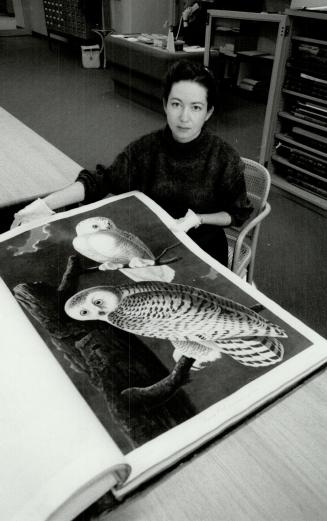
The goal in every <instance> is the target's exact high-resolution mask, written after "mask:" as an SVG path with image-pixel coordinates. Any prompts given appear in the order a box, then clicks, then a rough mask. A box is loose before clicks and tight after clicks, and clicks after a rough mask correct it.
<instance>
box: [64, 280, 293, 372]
mask: <svg viewBox="0 0 327 521" xmlns="http://www.w3.org/2000/svg"><path fill="white" fill-rule="evenodd" d="M65 311H66V313H67V314H68V315H69V316H70V317H71V318H73V319H76V320H103V321H105V322H108V323H109V324H111V325H112V326H115V327H117V328H119V329H122V330H124V331H127V332H130V333H134V334H136V335H141V336H144V337H152V338H157V339H165V340H169V341H170V342H171V343H172V345H173V347H174V354H173V356H174V359H175V360H176V361H177V360H179V359H180V358H181V357H182V356H184V357H187V358H192V359H194V363H193V366H192V369H202V368H203V367H205V366H206V365H207V364H209V363H211V362H213V361H215V360H217V359H218V358H220V357H221V353H225V354H227V355H229V356H231V357H232V358H233V359H234V360H236V361H237V362H239V363H240V364H242V365H245V366H251V367H264V366H268V365H272V364H276V363H277V362H280V361H281V360H282V359H283V354H284V349H283V345H282V344H281V342H280V341H279V340H278V337H280V338H285V337H287V335H286V333H285V332H284V331H283V330H282V329H281V328H280V327H279V326H277V325H274V324H272V323H270V322H269V321H267V320H265V319H264V318H263V317H262V316H261V315H259V314H258V313H256V312H255V311H253V310H251V309H249V308H247V307H245V306H243V305H241V304H238V303H236V302H233V301H232V300H229V299H227V298H224V297H222V296H219V295H215V294H213V293H210V292H207V291H204V290H201V289H198V288H194V287H191V286H186V285H182V284H171V283H165V282H141V283H139V284H126V285H120V286H97V287H92V288H88V289H84V290H82V291H80V292H78V293H76V294H75V295H74V296H72V297H71V298H70V299H69V300H68V301H67V302H66V304H65Z"/></svg>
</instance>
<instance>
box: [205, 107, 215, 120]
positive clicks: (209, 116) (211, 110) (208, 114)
mask: <svg viewBox="0 0 327 521" xmlns="http://www.w3.org/2000/svg"><path fill="white" fill-rule="evenodd" d="M214 110H215V108H214V107H211V109H210V110H208V112H207V115H206V119H205V121H208V119H209V118H211V116H212V114H213V111H214Z"/></svg>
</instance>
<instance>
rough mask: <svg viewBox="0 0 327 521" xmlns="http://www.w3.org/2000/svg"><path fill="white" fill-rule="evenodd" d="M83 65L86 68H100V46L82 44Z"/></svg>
mask: <svg viewBox="0 0 327 521" xmlns="http://www.w3.org/2000/svg"><path fill="white" fill-rule="evenodd" d="M81 51H82V65H83V67H84V68H85V69H99V67H100V65H101V64H100V46H99V45H81Z"/></svg>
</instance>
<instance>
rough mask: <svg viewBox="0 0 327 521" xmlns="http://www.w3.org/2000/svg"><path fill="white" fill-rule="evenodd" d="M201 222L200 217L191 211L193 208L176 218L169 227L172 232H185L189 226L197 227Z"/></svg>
mask: <svg viewBox="0 0 327 521" xmlns="http://www.w3.org/2000/svg"><path fill="white" fill-rule="evenodd" d="M200 224H201V219H200V217H199V216H198V215H197V214H196V213H194V212H193V210H187V212H186V214H185V215H184V217H181V218H180V219H176V220H175V222H174V224H173V226H172V227H171V229H172V231H174V232H185V233H187V232H188V231H189V230H190V229H191V228H197V227H198V226H200Z"/></svg>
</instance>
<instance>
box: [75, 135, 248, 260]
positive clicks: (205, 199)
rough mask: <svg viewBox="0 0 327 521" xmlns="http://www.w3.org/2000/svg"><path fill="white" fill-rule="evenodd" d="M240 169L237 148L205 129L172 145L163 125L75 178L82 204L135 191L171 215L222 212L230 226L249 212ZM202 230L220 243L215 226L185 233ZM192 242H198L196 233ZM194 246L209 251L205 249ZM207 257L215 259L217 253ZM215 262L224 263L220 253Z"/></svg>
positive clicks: (244, 217)
mask: <svg viewBox="0 0 327 521" xmlns="http://www.w3.org/2000/svg"><path fill="white" fill-rule="evenodd" d="M243 170H244V165H243V163H242V162H241V160H240V157H239V155H238V154H237V152H236V151H235V150H234V149H233V148H232V147H231V146H230V145H229V144H228V143H226V142H225V141H223V140H222V139H221V138H219V137H218V136H216V135H215V134H211V133H210V132H209V131H208V130H207V129H206V128H204V129H203V130H202V132H201V134H200V135H199V136H198V137H197V138H196V139H194V140H193V141H191V142H189V143H178V142H177V141H175V139H174V138H173V137H172V134H171V131H170V129H169V127H168V126H166V127H165V128H163V129H161V130H158V131H156V132H152V133H151V134H148V135H146V136H143V137H141V138H140V139H138V140H136V141H134V142H133V143H131V144H130V145H128V146H127V147H126V148H125V149H124V150H123V151H122V152H121V153H120V154H119V155H118V156H117V158H116V159H115V161H114V162H113V163H112V165H111V166H109V167H108V168H106V169H100V170H98V171H96V172H89V171H88V170H82V171H81V172H80V174H79V176H78V178H77V181H80V182H82V183H83V185H84V188H85V202H86V203H89V202H93V201H97V200H99V199H101V198H103V197H105V196H106V195H108V194H109V193H111V194H120V193H124V192H128V191H130V190H139V191H140V192H143V193H145V194H146V195H147V196H149V197H151V199H153V200H154V201H155V202H156V203H158V204H159V205H160V206H161V207H162V208H164V209H165V210H166V211H167V212H168V213H169V214H170V215H172V217H174V218H179V217H183V216H184V215H185V213H186V212H187V210H188V208H190V209H191V210H193V211H194V212H195V213H214V212H219V211H225V212H228V213H229V214H230V215H231V217H232V224H235V225H237V226H239V225H241V224H243V222H245V221H246V219H247V218H248V217H249V215H250V214H251V211H252V207H251V205H250V203H249V201H248V198H247V195H246V188H245V182H244V176H243ZM205 229H207V230H205ZM208 229H210V230H209V239H208V240H209V242H211V241H214V242H216V241H217V239H218V235H219V236H220V238H221V241H222V242H226V240H225V238H224V233H223V231H222V229H221V228H219V227H217V226H201V227H200V228H198V229H197V230H193V233H192V231H191V232H190V235H191V236H192V235H193V234H194V232H198V233H200V231H201V234H200V235H203V234H204V233H205V232H208ZM198 233H196V235H198ZM210 237H211V239H210ZM194 240H195V241H196V242H198V243H199V240H197V238H196V237H194ZM218 240H219V239H218ZM206 242H208V241H206ZM200 245H201V246H202V247H203V248H204V249H205V250H206V251H208V253H210V254H211V255H213V253H212V251H209V250H210V249H211V248H208V247H205V246H204V245H203V244H200ZM223 249H224V250H226V244H224V246H223ZM213 256H215V257H216V258H217V254H215V255H213ZM218 258H219V256H218ZM219 260H221V262H223V263H224V264H226V251H225V252H224V254H223V258H219Z"/></svg>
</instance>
